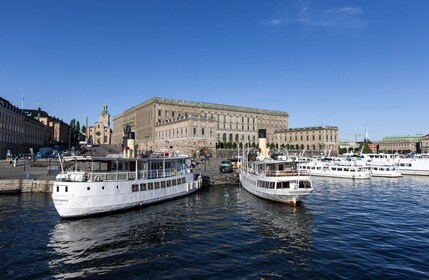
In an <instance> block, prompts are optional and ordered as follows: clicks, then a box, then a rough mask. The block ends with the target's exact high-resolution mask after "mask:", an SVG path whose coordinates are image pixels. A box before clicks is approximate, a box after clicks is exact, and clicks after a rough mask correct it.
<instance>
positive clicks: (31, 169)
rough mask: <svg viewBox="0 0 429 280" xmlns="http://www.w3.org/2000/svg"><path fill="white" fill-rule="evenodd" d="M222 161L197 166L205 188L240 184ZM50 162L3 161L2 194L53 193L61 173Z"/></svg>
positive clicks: (0, 184)
mask: <svg viewBox="0 0 429 280" xmlns="http://www.w3.org/2000/svg"><path fill="white" fill-rule="evenodd" d="M221 161H222V159H218V158H215V159H210V160H206V161H203V162H200V164H198V165H197V167H196V168H195V169H194V173H196V174H201V176H202V177H203V187H205V186H213V185H225V184H238V172H237V170H234V172H233V173H219V164H220V162H221ZM54 167H55V166H54V165H51V163H50V161H49V160H44V159H42V160H41V159H39V160H37V161H36V162H33V161H23V160H21V161H18V163H17V164H16V166H13V165H11V164H10V163H9V162H7V161H5V160H2V161H1V162H0V194H17V193H31V192H41V193H52V187H53V184H54V181H55V176H56V175H57V174H58V173H59V172H60V171H59V170H57V169H55V168H54Z"/></svg>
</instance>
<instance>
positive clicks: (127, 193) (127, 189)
mask: <svg viewBox="0 0 429 280" xmlns="http://www.w3.org/2000/svg"><path fill="white" fill-rule="evenodd" d="M201 183H202V180H201V177H198V178H194V174H193V173H192V172H191V158H190V157H188V156H172V157H154V158H122V157H121V158H112V157H83V156H77V157H69V158H64V159H63V165H62V172H61V173H60V174H58V175H57V177H56V180H55V182H54V186H53V192H52V199H53V202H54V205H55V208H56V210H57V212H58V214H59V215H60V216H61V217H63V218H75V217H83V216H90V215H95V214H102V213H107V212H112V211H119V210H125V209H130V208H134V207H139V206H142V205H146V204H151V203H156V202H161V201H164V200H167V199H172V198H176V197H179V196H184V195H187V194H190V193H192V192H195V191H196V190H197V189H199V188H200V186H201Z"/></svg>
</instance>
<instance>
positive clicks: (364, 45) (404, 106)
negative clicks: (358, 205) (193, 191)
mask: <svg viewBox="0 0 429 280" xmlns="http://www.w3.org/2000/svg"><path fill="white" fill-rule="evenodd" d="M428 11H429V1H427V0H413V1H403V0H377V1H374V0H360V1H348V0H317V1H316V0H313V1H311V0H308V1H305V0H288V1H286V0H283V1H280V0H264V1H262V0H259V1H256V0H180V1H179V0H156V1H155V0H153V1H149V0H138V1H137V0H136V1H130V0H121V1H119V0H118V1H109V0H62V1H57V0H50V1H46V0H38V1H34V0H27V1H25V0H1V1H0V96H1V97H3V98H5V99H7V100H9V101H10V102H12V103H13V104H14V105H15V106H17V107H19V108H21V106H22V105H23V106H24V108H27V109H37V108H38V107H40V108H42V110H44V111H46V112H47V113H48V114H49V115H51V116H55V117H57V118H60V119H62V120H63V121H64V122H66V123H69V122H70V120H71V119H73V118H74V119H76V120H78V121H79V122H80V123H81V125H84V124H85V120H86V117H88V119H89V123H90V125H91V124H93V123H94V122H95V121H97V120H98V116H99V114H100V112H101V106H102V105H103V103H106V104H107V106H108V111H109V113H110V114H111V116H112V117H114V116H116V115H118V114H120V113H122V112H123V111H125V110H127V109H129V108H131V107H133V106H135V105H137V104H140V103H141V102H143V101H145V100H147V99H149V98H151V97H165V98H173V99H180V100H191V101H198V102H209V103H218V104H227V105H234V106H244V107H252V108H261V109H268V110H278V111H285V112H288V113H289V127H290V128H302V127H309V126H337V127H338V128H339V136H340V141H350V140H355V134H360V136H358V137H357V139H358V140H362V139H363V137H364V133H365V129H367V130H368V133H369V138H370V139H371V140H373V141H379V140H382V138H383V137H386V136H399V135H416V134H428V133H429V114H428V108H429V16H428Z"/></svg>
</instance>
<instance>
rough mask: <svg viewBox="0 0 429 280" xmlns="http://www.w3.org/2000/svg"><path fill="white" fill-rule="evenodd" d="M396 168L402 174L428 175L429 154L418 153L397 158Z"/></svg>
mask: <svg viewBox="0 0 429 280" xmlns="http://www.w3.org/2000/svg"><path fill="white" fill-rule="evenodd" d="M398 168H399V170H400V171H401V173H402V174H404V175H423V176H429V155H428V154H419V155H414V156H413V157H408V158H399V160H398Z"/></svg>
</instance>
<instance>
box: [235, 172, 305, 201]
mask: <svg viewBox="0 0 429 280" xmlns="http://www.w3.org/2000/svg"><path fill="white" fill-rule="evenodd" d="M257 180H261V177H260V176H254V175H251V174H243V173H241V174H240V182H241V185H242V186H243V188H244V189H245V190H246V191H248V192H249V193H251V194H253V195H255V196H257V197H260V198H263V199H267V200H271V201H276V202H281V203H287V204H290V205H292V206H295V205H296V204H298V203H299V202H300V201H302V200H303V199H304V198H306V197H307V196H308V195H310V194H311V192H312V191H313V188H312V187H310V188H303V189H301V188H300V187H299V182H309V184H310V186H311V180H310V177H309V176H296V177H290V176H288V177H276V179H275V180H276V181H281V182H289V183H290V188H288V189H266V188H261V187H258V186H257V184H256V183H255V182H256V181H257Z"/></svg>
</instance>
